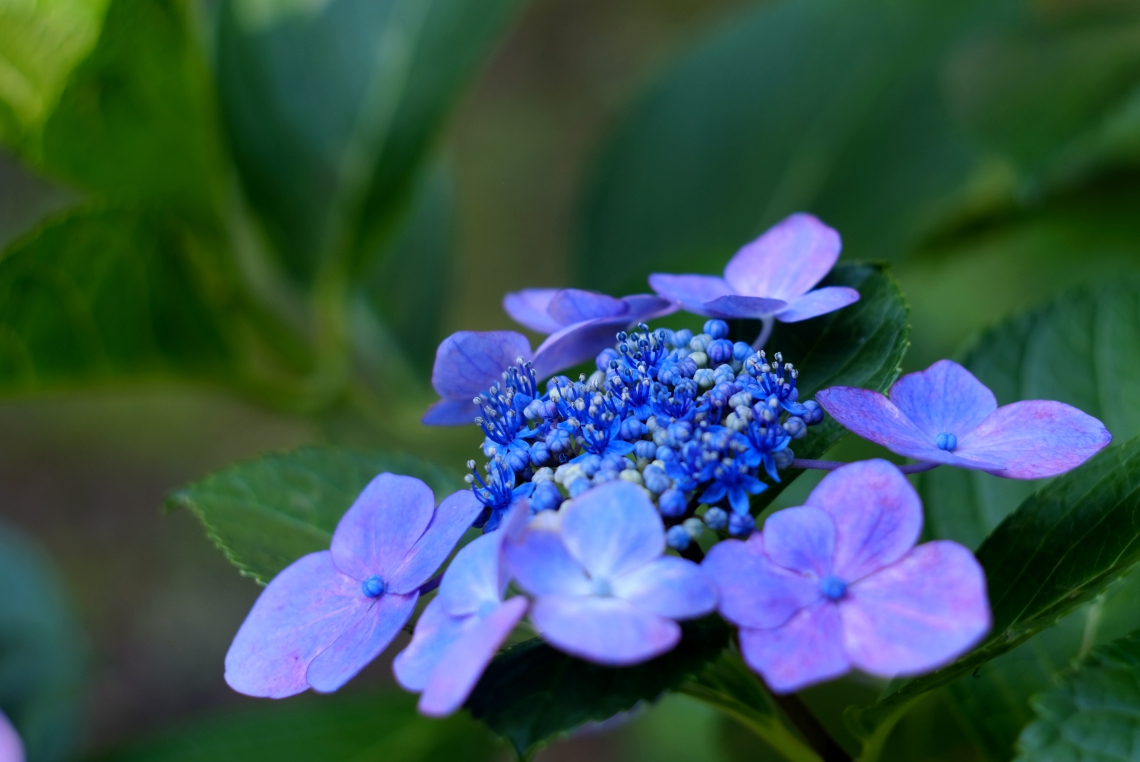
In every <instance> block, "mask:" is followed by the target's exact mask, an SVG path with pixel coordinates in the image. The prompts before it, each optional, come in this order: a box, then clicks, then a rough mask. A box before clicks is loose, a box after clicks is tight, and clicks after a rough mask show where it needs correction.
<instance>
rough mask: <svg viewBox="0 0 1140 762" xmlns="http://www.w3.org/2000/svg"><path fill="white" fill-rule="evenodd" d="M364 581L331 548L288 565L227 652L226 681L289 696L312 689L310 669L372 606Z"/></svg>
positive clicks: (253, 692)
mask: <svg viewBox="0 0 1140 762" xmlns="http://www.w3.org/2000/svg"><path fill="white" fill-rule="evenodd" d="M371 602H372V601H371V599H369V598H367V597H366V596H365V595H364V593H363V592H362V591H361V589H360V582H359V580H355V579H353V578H351V577H349V576H347V575H345V574H342V573H341V572H340V571H339V570H338V569H337V568H336V566H334V565H333V560H332V554H331V553H329V551H327V550H322V551H320V552H319V553H310V554H309V555H307V556H302V557H301V558H299V559H297V560H296V561H294V562H293V563H292V564H290V565H289V566H287V567H285V569H284V570H282V571H281V573H280V574H278V575H277V576H276V577H274V578H273V581H272V582H270V583H269V585H268V586H266V588H265V589H264V590H262V591H261V595H260V596H258V599H257V602H256V603H254V604H253V608H252V609H251V610H250V612H249V615H248V616H247V617H246V618H245V622H243V623H242V626H241V629H239V630H238V632H237V635H236V636H235V637H234V640H233V643H232V644H231V645H230V650H229V652H228V653H227V654H226V682H227V683H229V685H230V687H231V688H233V689H234V690H235V691H237V692H238V693H244V694H246V695H247V696H260V697H263V698H284V697H285V696H292V695H294V694H297V693H301V692H302V691H305V690H308V688H309V683H308V681H307V680H306V679H305V671H306V670H307V669H308V666H309V663H310V662H311V661H312V660H313V659H315V658H316V657H317V655H318V654H320V653H321V651H323V650H325V649H326V648H328V647H329V646H330V645H332V644H333V642H335V641H336V639H337V638H339V637H340V636H341V634H343V633H344V632H345V631H346V630H347V629H348V628H349V627H351V626H352V625H353V624H354V623H355V622H357V621H359V620H360V618H361V617H363V616H364V614H365V612H366V611H367V610H368V606H369V605H370V604H371Z"/></svg>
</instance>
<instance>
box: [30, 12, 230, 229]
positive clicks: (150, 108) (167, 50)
mask: <svg viewBox="0 0 1140 762" xmlns="http://www.w3.org/2000/svg"><path fill="white" fill-rule="evenodd" d="M219 140H220V131H219V129H218V125H217V122H216V119H215V112H214V106H213V92H212V90H211V87H210V80H209V74H208V72H207V69H206V65H205V60H204V59H203V57H202V54H201V52H200V50H199V44H198V41H197V40H196V39H195V37H194V35H193V34H192V32H191V29H190V24H189V18H188V8H187V3H186V2H184V0H112V2H111V5H110V7H109V8H108V10H107V18H106V23H105V24H104V27H103V33H102V35H101V36H100V37H99V42H98V44H97V45H96V47H95V49H94V50H93V51H92V53H91V55H90V56H89V57H88V58H87V59H86V60H84V61H83V63H82V64H81V65H80V66H79V67H78V68H77V69H76V70H75V72H74V73H73V74H72V76H71V79H70V80H69V82H68V84H67V88H66V89H65V90H64V92H63V94H62V95H61V96H60V99H59V104H58V106H57V107H56V108H55V110H54V111H53V112H52V114H51V116H50V118H49V119H48V120H47V124H46V125H45V126H44V134H43V149H42V156H41V157H40V158H41V162H42V164H43V165H44V167H45V168H46V169H47V170H48V171H49V172H50V173H52V174H56V175H62V176H64V177H66V178H69V179H71V180H73V181H75V182H77V183H79V184H80V185H81V186H83V187H85V188H88V189H90V190H93V191H96V192H98V193H101V194H105V195H106V196H107V197H109V198H111V199H112V200H115V201H120V202H122V201H125V202H145V203H147V204H153V203H156V202H159V203H172V204H176V205H178V206H180V207H183V208H185V209H188V210H191V211H194V212H199V213H212V212H213V211H214V210H215V209H216V208H217V206H218V202H217V198H218V196H219V195H220V193H221V191H222V188H223V187H224V186H223V183H224V182H225V179H226V173H227V172H228V170H227V169H225V168H224V165H223V159H222V153H221V147H220V142H219Z"/></svg>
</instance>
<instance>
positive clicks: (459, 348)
mask: <svg viewBox="0 0 1140 762" xmlns="http://www.w3.org/2000/svg"><path fill="white" fill-rule="evenodd" d="M532 356H533V353H532V352H531V349H530V342H529V341H527V338H526V336H523V335H522V334H521V333H516V332H514V331H459V332H458V333H453V334H451V335H450V336H448V337H447V338H446V339H444V340H443V341H442V342H441V343H440V345H439V348H438V349H436V351H435V364H434V365H433V366H432V369H431V386H432V388H433V389H435V391H436V394H438V395H439V396H440V397H441V398H442V399H440V400H439V402H436V403H435V404H434V405H432V406H431V407H429V408H428V410H427V412H426V413H424V417H423V422H424V423H425V424H427V425H428V426H462V425H465V424H468V423H471V422H472V421H473V420H475V417H476V416H477V415H479V407H480V406H479V404H478V403H477V402H475V401H474V400H476V399H478V398H479V396H480V395H481V394H483V393H484V392H485V391H486V390H487V389H489V388H490V387H491V386H492V385H493V384H495V383H497V382H498V381H499V380H500V378H501V377H502V375H503V372H504V371H505V370H506V369H507V368H509V367H511V366H512V365H515V364H516V363H518V362H519V361H520V359H521V360H523V361H527V360H530V359H531V357H532Z"/></svg>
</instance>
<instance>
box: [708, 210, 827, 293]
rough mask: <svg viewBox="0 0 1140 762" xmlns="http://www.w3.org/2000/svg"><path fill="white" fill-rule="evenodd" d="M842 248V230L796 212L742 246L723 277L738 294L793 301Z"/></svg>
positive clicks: (818, 280)
mask: <svg viewBox="0 0 1140 762" xmlns="http://www.w3.org/2000/svg"><path fill="white" fill-rule="evenodd" d="M841 248H842V243H841V242H840V240H839V233H837V232H835V231H834V230H832V229H831V228H829V227H828V226H827V225H824V224H823V223H822V222H820V221H819V220H818V219H816V218H815V217H813V216H812V215H810V214H793V215H791V216H790V217H787V218H785V219H784V220H783V221H782V222H779V223H777V224H776V225H774V226H773V227H771V228H769V229H768V231H767V232H766V233H764V234H763V235H762V236H760V237H759V238H757V239H756V240H755V241H752V242H751V243H747V244H745V245H744V246H742V247H741V249H740V251H738V252H736V255H735V256H733V258H732V259H731V260H730V261H729V263H728V265H727V266H726V267H725V268H724V279H725V280H726V281H727V282H728V285H729V286H731V287H732V289H733V291H735V292H736V293H738V294H744V295H747V296H767V297H770V298H772V299H784V300H786V301H791V300H792V299H794V298H796V297H797V296H802V295H803V294H806V293H807V292H808V290H809V289H811V287H812V286H814V285H815V284H816V283H819V282H820V281H821V280H823V276H825V275H827V274H828V273H829V272H830V271H831V268H832V267H834V266H835V262H836V260H837V259H839V251H840V249H841Z"/></svg>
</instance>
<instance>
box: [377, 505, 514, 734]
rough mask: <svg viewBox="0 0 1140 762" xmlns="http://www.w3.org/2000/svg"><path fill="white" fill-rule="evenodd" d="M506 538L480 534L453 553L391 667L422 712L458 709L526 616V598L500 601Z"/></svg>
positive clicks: (444, 712) (432, 713)
mask: <svg viewBox="0 0 1140 762" xmlns="http://www.w3.org/2000/svg"><path fill="white" fill-rule="evenodd" d="M529 512H530V509H529V508H528V507H527V506H526V505H520V506H519V509H518V510H516V511H514V512H513V515H512V517H511V520H509V523H512V524H525V519H526V516H527V514H529ZM516 519H521V521H516ZM510 534H511V532H508V531H503V532H494V533H492V534H486V535H483V536H482V537H480V538H479V539H477V540H475V541H474V542H472V543H471V544H470V545H468V546H466V547H465V548H463V549H462V550H460V551H459V552H458V553H456V554H455V558H454V559H453V560H452V562H451V565H450V566H448V567H447V571H446V572H444V575H443V581H442V582H441V583H440V586H439V594H438V595H437V596H436V597H435V599H434V600H433V601H432V602H431V603H429V604H428V605H427V607H426V608H425V609H424V611H423V614H421V615H420V619H419V621H418V622H417V623H416V630H415V633H414V634H413V636H412V642H411V643H410V644H409V645H408V647H407V648H405V649H404V650H403V651H401V652H400V654H399V655H398V656H396V660H395V661H394V662H393V663H392V670H393V672H395V674H396V680H397V681H398V682H399V683H400V685H402V686H403V687H405V688H407V689H408V690H411V691H418V692H422V693H421V695H420V701H419V710H420V712H421V713H423V714H426V715H430V716H433V717H442V716H445V715H448V714H451V713H452V712H454V711H455V710H456V709H458V708H459V707H460V706H462V705H463V702H464V701H466V700H467V696H469V695H470V693H471V691H472V689H474V687H475V684H476V683H477V682H478V681H479V677H480V676H481V675H482V674H483V671H484V670H485V669H486V668H487V665H488V664H489V663H490V661H491V658H492V657H494V655H495V652H496V651H498V649H499V647H500V646H501V645H502V644H503V641H505V640H506V639H507V636H508V635H510V634H511V630H513V629H514V628H515V625H517V624H518V623H519V620H521V619H522V617H523V614H525V613H526V608H527V600H526V598H521V597H518V598H511V599H510V600H507V601H504V600H503V594H504V593H505V592H506V589H507V583H508V582H509V581H510V574H509V571H508V568H507V566H506V564H505V563H504V559H503V558H502V547H503V542H504V540H505V539H506V538H507V537H508V536H510Z"/></svg>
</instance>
